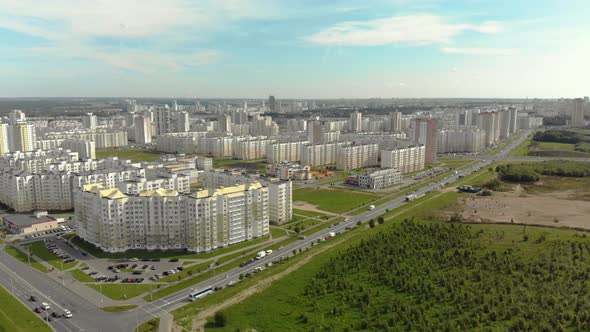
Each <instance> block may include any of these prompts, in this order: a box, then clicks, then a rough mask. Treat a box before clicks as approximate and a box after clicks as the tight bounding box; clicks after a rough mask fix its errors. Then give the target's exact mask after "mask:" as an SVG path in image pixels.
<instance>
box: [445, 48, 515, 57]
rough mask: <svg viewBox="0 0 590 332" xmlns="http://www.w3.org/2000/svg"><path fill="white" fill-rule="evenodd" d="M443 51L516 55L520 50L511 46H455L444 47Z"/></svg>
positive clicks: (450, 52) (468, 53) (467, 53)
mask: <svg viewBox="0 0 590 332" xmlns="http://www.w3.org/2000/svg"><path fill="white" fill-rule="evenodd" d="M442 51H443V52H444V53H449V54H465V55H516V54H518V53H519V52H518V50H515V49H509V48H455V47H443V48H442Z"/></svg>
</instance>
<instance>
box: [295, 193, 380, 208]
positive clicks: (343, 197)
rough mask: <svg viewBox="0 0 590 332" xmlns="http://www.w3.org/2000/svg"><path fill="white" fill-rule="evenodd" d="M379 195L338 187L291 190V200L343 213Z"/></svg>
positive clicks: (375, 198)
mask: <svg viewBox="0 0 590 332" xmlns="http://www.w3.org/2000/svg"><path fill="white" fill-rule="evenodd" d="M378 198H379V197H378V196H377V195H374V194H368V193H361V192H357V191H348V190H340V189H311V188H300V189H296V190H293V201H303V202H307V203H310V204H313V205H315V206H317V207H318V209H320V210H324V211H328V212H333V213H344V212H347V211H350V210H352V209H354V208H357V207H360V206H363V205H366V204H369V203H371V202H372V201H374V200H377V199H378Z"/></svg>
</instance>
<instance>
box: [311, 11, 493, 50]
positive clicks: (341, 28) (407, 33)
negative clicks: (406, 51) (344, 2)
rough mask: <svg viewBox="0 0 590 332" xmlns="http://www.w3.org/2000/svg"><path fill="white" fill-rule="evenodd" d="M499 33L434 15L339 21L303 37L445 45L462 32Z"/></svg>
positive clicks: (322, 41)
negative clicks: (447, 20)
mask: <svg viewBox="0 0 590 332" xmlns="http://www.w3.org/2000/svg"><path fill="white" fill-rule="evenodd" d="M501 30H502V29H501V27H500V26H499V24H498V23H497V22H494V21H490V22H485V23H483V24H481V25H470V24H453V23H448V22H445V20H444V19H443V18H442V17H439V16H435V15H413V16H397V17H389V18H382V19H376V20H370V21H352V22H343V23H339V24H336V25H334V26H332V27H330V28H328V29H326V30H323V31H320V32H318V33H316V34H313V35H311V36H309V37H307V38H306V41H308V42H310V43H313V44H319V45H349V46H380V45H387V44H397V43H400V44H411V45H431V44H444V43H448V42H450V40H451V38H452V37H454V36H456V35H458V34H460V33H462V32H465V31H475V32H479V33H484V34H493V33H497V32H500V31H501Z"/></svg>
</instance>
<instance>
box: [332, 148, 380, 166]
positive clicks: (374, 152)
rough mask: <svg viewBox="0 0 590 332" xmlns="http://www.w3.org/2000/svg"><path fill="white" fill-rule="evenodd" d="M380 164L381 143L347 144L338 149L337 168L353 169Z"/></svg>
mask: <svg viewBox="0 0 590 332" xmlns="http://www.w3.org/2000/svg"><path fill="white" fill-rule="evenodd" d="M376 165H379V145H377V144H360V145H357V144H346V145H341V146H339V147H338V148H337V149H336V168H337V169H340V170H345V171H348V170H353V169H359V168H365V167H370V166H376Z"/></svg>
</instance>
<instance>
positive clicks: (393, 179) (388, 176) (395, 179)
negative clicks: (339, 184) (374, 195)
mask: <svg viewBox="0 0 590 332" xmlns="http://www.w3.org/2000/svg"><path fill="white" fill-rule="evenodd" d="M346 182H347V183H349V184H354V185H357V186H359V187H361V188H366V189H380V188H384V187H388V186H392V185H395V184H400V183H402V173H401V172H400V171H398V170H397V169H395V168H387V169H381V170H372V171H367V172H366V173H364V174H357V175H353V176H350V177H349V178H348V179H346Z"/></svg>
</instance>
